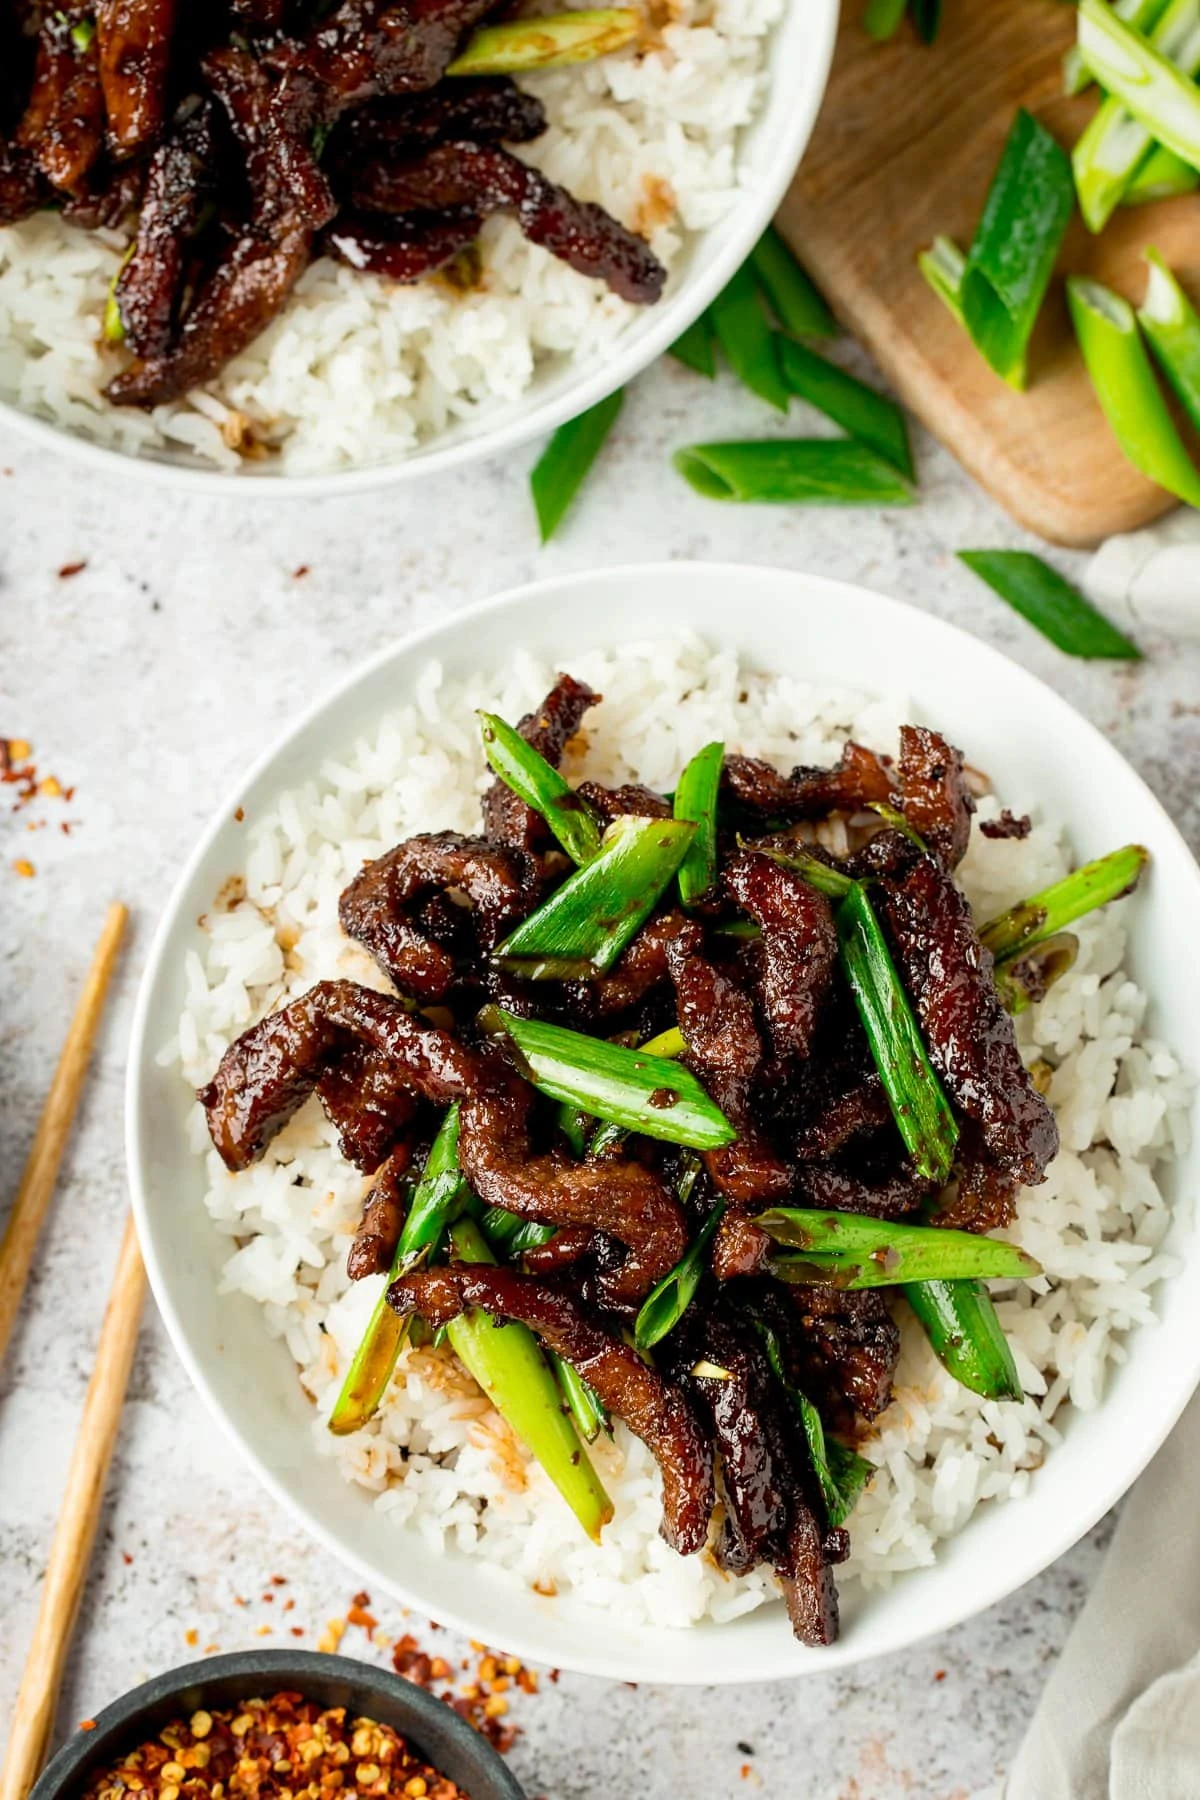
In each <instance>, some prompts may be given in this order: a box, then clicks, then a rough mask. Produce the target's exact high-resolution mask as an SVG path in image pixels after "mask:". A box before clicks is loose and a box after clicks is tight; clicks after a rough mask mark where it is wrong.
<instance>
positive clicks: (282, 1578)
mask: <svg viewBox="0 0 1200 1800" xmlns="http://www.w3.org/2000/svg"><path fill="white" fill-rule="evenodd" d="M271 1582H272V1585H273V1586H274V1587H286V1586H287V1576H286V1575H272V1577H271Z"/></svg>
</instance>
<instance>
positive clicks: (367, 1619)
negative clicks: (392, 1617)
mask: <svg viewBox="0 0 1200 1800" xmlns="http://www.w3.org/2000/svg"><path fill="white" fill-rule="evenodd" d="M346 1623H347V1624H348V1625H359V1626H361V1627H362V1629H363V1630H364V1631H374V1629H375V1627H376V1626H377V1625H378V1623H379V1620H378V1619H377V1618H375V1616H374V1615H373V1614H372V1613H369V1612H367V1611H366V1609H365V1608H364V1607H361V1606H359V1604H358V1602H357V1601H355V1603H354V1605H353V1606H352V1607H351V1608H350V1610H349V1612H348V1613H347V1614H346Z"/></svg>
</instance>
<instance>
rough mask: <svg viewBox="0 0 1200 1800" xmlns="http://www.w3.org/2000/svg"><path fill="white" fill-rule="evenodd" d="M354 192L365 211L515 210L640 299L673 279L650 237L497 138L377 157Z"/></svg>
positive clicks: (531, 228) (566, 255) (646, 301)
mask: <svg viewBox="0 0 1200 1800" xmlns="http://www.w3.org/2000/svg"><path fill="white" fill-rule="evenodd" d="M351 200H352V202H353V204H354V206H355V207H357V208H359V209H361V210H364V211H366V212H386V213H409V212H421V211H427V210H428V209H429V208H430V207H433V208H435V209H436V210H438V211H443V210H445V209H446V208H448V207H455V206H466V207H470V208H471V210H472V211H474V212H478V213H480V214H482V215H483V216H485V217H487V216H489V215H490V214H492V213H498V212H503V213H511V215H512V216H513V218H515V219H516V221H517V224H518V225H519V226H520V227H521V230H522V231H523V232H524V234H525V236H526V237H527V238H528V239H529V241H530V243H533V244H541V245H542V246H543V247H544V248H545V249H547V250H549V251H550V252H551V254H552V255H554V256H557V257H559V258H560V259H561V260H562V261H563V262H565V263H566V264H567V265H568V267H570V268H572V269H577V270H578V271H579V273H580V274H581V275H592V276H595V277H597V278H598V279H599V280H601V281H604V282H606V283H607V285H608V286H609V287H610V288H611V289H612V290H613V292H614V293H615V294H619V295H620V296H621V298H622V299H623V300H629V301H631V302H633V303H634V304H635V305H651V304H653V302H654V301H655V300H657V299H658V298H659V295H660V294H661V293H662V290H663V284H664V282H665V281H666V270H665V269H664V268H663V266H662V264H661V263H660V262H659V260H658V258H657V257H656V256H655V255H654V253H653V252H652V251H651V249H650V247H649V245H648V244H647V243H646V241H645V239H644V238H640V237H638V236H636V235H635V233H633V232H632V231H627V230H626V229H625V227H624V226H623V225H619V224H618V223H617V221H616V220H615V219H614V218H612V216H611V215H610V214H609V213H606V212H605V211H604V209H603V207H600V206H596V205H594V204H593V203H592V202H591V201H586V200H576V199H575V198H574V197H573V196H572V195H571V194H568V193H567V191H566V189H565V188H560V187H556V186H555V185H554V183H553V182H552V181H548V180H547V179H546V177H545V176H544V175H543V174H541V173H540V172H539V171H538V170H537V169H534V168H531V167H530V165H529V164H528V163H523V162H521V161H520V160H519V159H518V158H517V157H515V156H512V155H510V154H509V152H508V151H507V150H502V149H501V148H500V147H499V145H496V144H490V145H484V144H473V143H470V142H459V143H446V144H439V145H437V146H436V147H435V148H434V149H432V150H430V151H427V152H426V154H425V155H424V156H421V157H418V158H416V159H415V160H414V161H412V162H407V163H382V162H381V163H376V164H374V165H372V166H370V167H368V168H366V169H362V170H360V171H359V172H358V173H357V175H356V177H355V179H354V182H353V184H352V186H351Z"/></svg>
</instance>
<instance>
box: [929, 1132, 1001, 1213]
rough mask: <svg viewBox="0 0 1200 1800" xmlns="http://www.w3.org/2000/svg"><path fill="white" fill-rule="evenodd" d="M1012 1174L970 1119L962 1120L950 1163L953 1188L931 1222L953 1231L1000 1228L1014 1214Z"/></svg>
mask: <svg viewBox="0 0 1200 1800" xmlns="http://www.w3.org/2000/svg"><path fill="white" fill-rule="evenodd" d="M1017 1187H1018V1182H1017V1179H1016V1176H1015V1175H1013V1174H1012V1172H1011V1170H1009V1169H1004V1168H1001V1167H1000V1165H999V1164H998V1163H997V1162H995V1161H994V1160H993V1159H992V1157H990V1156H989V1155H988V1153H987V1150H986V1149H985V1147H984V1144H983V1140H982V1136H981V1134H980V1131H979V1127H978V1126H977V1125H976V1123H975V1121H974V1120H973V1119H966V1120H964V1122H963V1127H962V1135H961V1137H960V1139H959V1144H958V1155H957V1157H956V1159H955V1164H954V1189H953V1193H952V1195H951V1196H950V1197H949V1198H948V1199H945V1200H943V1202H942V1203H941V1204H940V1205H939V1207H938V1210H937V1211H936V1212H935V1213H933V1214H932V1215H931V1216H930V1219H929V1223H930V1224H931V1225H945V1226H948V1227H951V1228H953V1229H954V1230H957V1231H983V1232H987V1231H1000V1230H1002V1229H1003V1227H1004V1226H1006V1225H1011V1224H1012V1222H1013V1220H1014V1219H1015V1218H1016V1216H1017Z"/></svg>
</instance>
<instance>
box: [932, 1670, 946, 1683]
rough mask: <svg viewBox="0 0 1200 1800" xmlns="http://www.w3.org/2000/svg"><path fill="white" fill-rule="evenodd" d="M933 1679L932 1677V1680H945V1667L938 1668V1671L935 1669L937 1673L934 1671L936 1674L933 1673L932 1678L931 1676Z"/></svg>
mask: <svg viewBox="0 0 1200 1800" xmlns="http://www.w3.org/2000/svg"><path fill="white" fill-rule="evenodd" d="M933 1679H934V1680H935V1681H945V1679H946V1671H945V1669H939V1670H938V1671H937V1673H936V1674H935V1675H934V1678H933Z"/></svg>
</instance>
